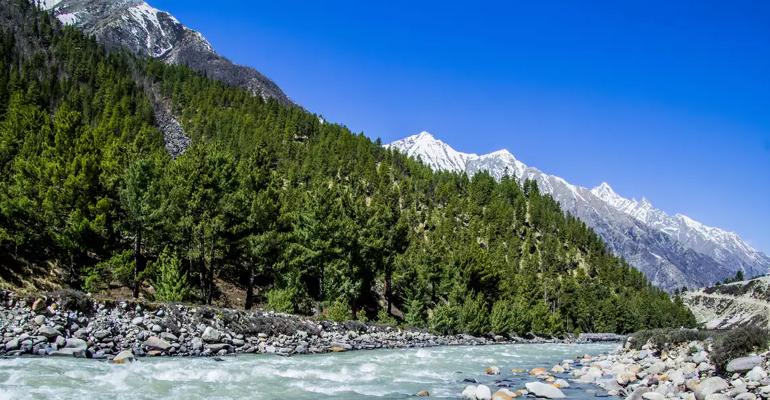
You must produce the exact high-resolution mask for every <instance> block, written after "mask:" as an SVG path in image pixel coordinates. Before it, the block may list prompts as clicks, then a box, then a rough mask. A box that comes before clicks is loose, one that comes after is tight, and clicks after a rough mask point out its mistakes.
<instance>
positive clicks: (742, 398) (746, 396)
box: [735, 393, 757, 400]
mask: <svg viewBox="0 0 770 400" xmlns="http://www.w3.org/2000/svg"><path fill="white" fill-rule="evenodd" d="M735 400H757V395H755V394H754V393H743V394H739V395H737V396H735Z"/></svg>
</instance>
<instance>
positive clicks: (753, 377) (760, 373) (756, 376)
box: [746, 366, 767, 382]
mask: <svg viewBox="0 0 770 400" xmlns="http://www.w3.org/2000/svg"><path fill="white" fill-rule="evenodd" d="M746 378H748V379H749V381H754V382H759V381H761V380H762V379H765V378H767V372H765V370H763V369H762V367H758V366H757V367H754V368H752V369H751V371H749V373H748V374H746Z"/></svg>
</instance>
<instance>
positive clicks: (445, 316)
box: [428, 303, 459, 335]
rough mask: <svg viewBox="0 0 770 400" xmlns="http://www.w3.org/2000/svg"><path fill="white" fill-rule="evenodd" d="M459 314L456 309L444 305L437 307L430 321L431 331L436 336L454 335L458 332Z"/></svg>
mask: <svg viewBox="0 0 770 400" xmlns="http://www.w3.org/2000/svg"><path fill="white" fill-rule="evenodd" d="M457 314H458V310H457V309H456V308H455V307H451V306H449V305H446V304H443V303H441V304H439V305H437V306H436V308H434V309H433V316H431V318H430V320H429V321H428V323H429V327H430V331H431V332H433V334H435V335H454V334H455V333H457V331H458V324H459V321H458V320H457Z"/></svg>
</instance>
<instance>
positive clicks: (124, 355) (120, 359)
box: [112, 350, 136, 364]
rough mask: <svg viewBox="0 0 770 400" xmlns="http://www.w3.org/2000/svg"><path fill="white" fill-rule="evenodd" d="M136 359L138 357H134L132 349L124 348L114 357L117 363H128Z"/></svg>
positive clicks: (113, 360)
mask: <svg viewBox="0 0 770 400" xmlns="http://www.w3.org/2000/svg"><path fill="white" fill-rule="evenodd" d="M134 361H136V357H134V353H132V352H131V350H123V351H121V352H120V353H118V355H116V356H115V358H113V359H112V362H114V363H115V364H128V363H132V362H134Z"/></svg>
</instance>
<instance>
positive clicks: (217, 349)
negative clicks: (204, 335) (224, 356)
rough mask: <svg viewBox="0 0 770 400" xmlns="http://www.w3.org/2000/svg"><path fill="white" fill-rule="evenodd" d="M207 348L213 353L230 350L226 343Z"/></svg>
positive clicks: (210, 345)
mask: <svg viewBox="0 0 770 400" xmlns="http://www.w3.org/2000/svg"><path fill="white" fill-rule="evenodd" d="M206 347H207V348H208V349H209V350H211V352H212V353H219V352H220V351H222V350H225V351H227V350H228V349H229V348H230V345H229V344H226V343H210V344H207V345H206Z"/></svg>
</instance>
